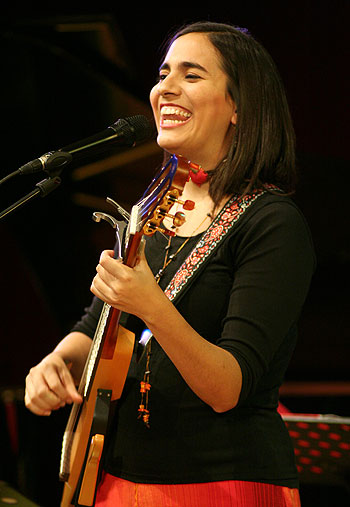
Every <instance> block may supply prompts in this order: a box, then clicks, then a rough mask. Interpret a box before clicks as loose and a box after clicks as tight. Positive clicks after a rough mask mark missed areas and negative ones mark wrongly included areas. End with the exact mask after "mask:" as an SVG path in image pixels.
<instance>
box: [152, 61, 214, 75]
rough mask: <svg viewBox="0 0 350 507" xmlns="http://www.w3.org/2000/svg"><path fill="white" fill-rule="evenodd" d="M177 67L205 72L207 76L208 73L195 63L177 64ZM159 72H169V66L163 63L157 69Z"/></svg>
mask: <svg viewBox="0 0 350 507" xmlns="http://www.w3.org/2000/svg"><path fill="white" fill-rule="evenodd" d="M179 67H180V68H184V69H198V70H201V71H202V72H205V73H206V74H208V71H207V69H205V68H204V67H203V66H202V65H200V64H199V63H195V62H181V63H180V64H179ZM161 70H170V65H169V64H168V63H166V62H164V63H163V64H162V65H161V66H160V67H159V71H161Z"/></svg>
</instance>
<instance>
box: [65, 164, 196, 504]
mask: <svg viewBox="0 0 350 507" xmlns="http://www.w3.org/2000/svg"><path fill="white" fill-rule="evenodd" d="M190 170H191V171H197V170H199V166H198V165H197V164H194V163H192V162H190V161H188V160H186V159H184V158H183V157H181V156H176V155H173V156H172V157H171V158H170V160H169V161H168V162H167V164H165V165H164V166H163V167H162V168H161V169H160V171H159V172H158V174H157V175H156V177H155V178H154V179H153V180H152V182H151V183H150V185H149V186H148V188H147V190H146V191H145V193H144V194H143V196H142V197H141V199H140V200H139V201H138V202H137V203H136V204H135V205H134V206H133V207H132V210H131V213H130V216H129V217H128V218H129V221H128V226H127V229H126V236H125V242H124V243H125V246H124V247H123V248H124V254H123V255H122V262H123V263H124V264H126V265H128V266H130V267H133V266H134V265H135V263H136V260H137V255H138V250H139V248H140V245H141V242H142V241H144V236H146V237H147V236H151V235H153V234H154V233H155V232H156V231H161V232H162V233H164V234H167V235H174V232H173V231H171V230H168V229H164V228H162V221H163V220H164V218H165V217H170V218H171V219H172V220H173V223H174V225H176V226H180V225H182V223H183V222H184V221H185V216H184V213H183V212H182V211H179V212H177V213H175V215H170V214H169V210H170V209H171V207H172V206H173V204H174V203H180V204H181V205H182V207H183V209H185V210H191V209H193V207H194V203H193V201H185V202H184V201H181V200H180V197H181V194H182V190H183V187H184V185H185V183H186V181H187V179H188V175H189V171H190ZM109 202H111V203H113V201H112V200H111V199H109ZM115 204H116V203H115ZM94 217H95V220H96V221H100V219H101V218H104V219H106V220H107V221H108V222H110V224H111V225H112V226H113V227H115V228H117V223H118V222H117V221H116V220H115V219H114V217H112V216H111V215H105V214H103V213H95V214H94ZM116 250H117V256H118V257H121V244H120V240H118V234H117V249H116ZM120 314H121V312H120V311H119V310H118V309H116V308H113V307H111V306H110V305H108V304H107V303H105V304H104V305H103V308H102V311H101V315H100V319H99V322H98V325H97V328H96V332H95V336H94V339H93V341H92V345H91V349H90V353H89V356H88V359H87V361H86V364H85V368H84V372H83V375H82V378H81V381H80V384H79V388H78V392H79V394H80V395H81V396H82V398H83V402H82V403H81V404H74V405H73V407H72V409H71V413H70V416H69V419H68V423H67V426H66V429H65V432H64V436H63V442H62V453H61V464H60V479H61V480H62V481H64V482H65V484H64V488H63V495H62V499H61V507H70V506H76V507H77V506H92V505H94V502H95V494H96V487H97V483H98V476H99V469H100V463H101V456H102V452H103V448H104V443H105V437H106V432H107V427H108V421H109V419H110V417H111V413H112V410H111V403H112V402H113V401H116V400H118V399H119V398H120V396H121V394H122V390H123V387H124V383H125V379H126V375H127V372H128V369H129V364H130V361H131V356H132V353H133V349H134V342H135V336H134V334H133V333H131V332H130V331H128V330H127V329H125V328H123V327H122V326H121V325H119V320H120Z"/></svg>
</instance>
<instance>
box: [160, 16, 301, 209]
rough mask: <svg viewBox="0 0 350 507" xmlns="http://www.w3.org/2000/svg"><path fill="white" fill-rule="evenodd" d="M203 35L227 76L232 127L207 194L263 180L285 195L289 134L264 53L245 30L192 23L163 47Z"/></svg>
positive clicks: (218, 195)
mask: <svg viewBox="0 0 350 507" xmlns="http://www.w3.org/2000/svg"><path fill="white" fill-rule="evenodd" d="M193 32H197V33H198V32H199V33H204V34H206V35H207V36H208V38H209V40H210V42H211V43H212V44H213V46H214V47H215V48H216V50H217V51H218V54H219V57H220V60H221V65H222V68H223V70H224V72H225V74H226V75H227V78H228V92H229V94H230V96H231V97H232V99H233V100H234V101H235V103H236V105H237V125H236V131H235V135H234V139H233V143H232V145H231V147H230V150H229V153H228V154H227V159H226V162H224V163H223V164H220V165H219V166H218V167H217V168H216V170H215V171H213V173H212V176H211V179H210V190H209V192H210V195H211V197H212V199H213V200H214V202H215V203H218V202H220V200H221V199H222V198H223V197H224V196H226V195H231V194H234V193H239V194H244V193H247V192H249V191H250V190H252V189H254V188H259V187H260V188H261V187H262V186H264V185H266V184H273V185H276V186H278V187H279V188H280V189H281V190H283V191H284V192H286V193H292V192H293V191H294V187H295V182H296V166H295V135H294V129H293V124H292V121H291V116H290V112H289V107H288V103H287V99H286V94H285V90H284V86H283V84H282V81H281V78H280V75H279V72H278V70H277V68H276V66H275V64H274V62H273V60H272V58H271V56H270V55H269V54H268V52H267V51H266V50H265V48H264V47H263V46H262V45H261V44H260V43H259V42H257V41H256V40H255V39H254V38H253V37H252V36H251V35H250V34H249V33H248V31H247V30H246V29H242V28H239V27H235V26H232V25H228V24H222V23H213V22H207V21H204V22H197V23H193V24H190V25H187V26H185V27H182V28H181V29H179V30H178V31H177V32H176V33H175V34H174V35H173V36H172V37H171V38H170V40H169V41H168V43H167V45H166V50H167V49H169V47H170V45H171V44H172V43H173V42H174V40H176V39H177V38H179V37H181V36H182V35H185V34H188V33H193Z"/></svg>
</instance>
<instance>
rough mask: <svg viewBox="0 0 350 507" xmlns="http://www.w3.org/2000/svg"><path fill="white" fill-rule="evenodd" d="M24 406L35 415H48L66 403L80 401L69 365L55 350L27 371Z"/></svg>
mask: <svg viewBox="0 0 350 507" xmlns="http://www.w3.org/2000/svg"><path fill="white" fill-rule="evenodd" d="M24 401H25V405H26V407H27V408H28V409H29V410H31V412H33V413H34V414H37V415H50V414H51V412H52V410H57V409H59V408H61V407H63V406H64V405H66V404H67V403H73V402H74V403H81V402H82V397H81V396H80V394H79V393H78V391H77V389H76V387H75V383H74V380H73V377H72V375H71V373H70V371H69V365H67V364H66V362H65V361H64V360H63V359H62V357H61V355H60V354H59V353H57V352H56V351H54V352H52V353H51V354H49V355H48V356H46V357H45V358H44V359H43V360H42V361H41V362H40V363H39V364H38V365H37V366H34V367H33V368H31V370H30V371H29V373H28V375H27V378H26V391H25V397H24Z"/></svg>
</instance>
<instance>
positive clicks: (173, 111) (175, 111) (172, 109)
mask: <svg viewBox="0 0 350 507" xmlns="http://www.w3.org/2000/svg"><path fill="white" fill-rule="evenodd" d="M162 114H163V115H165V114H176V115H178V116H184V117H185V118H189V117H190V116H191V113H188V112H187V111H184V110H183V109H176V108H175V107H167V106H164V107H162Z"/></svg>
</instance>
